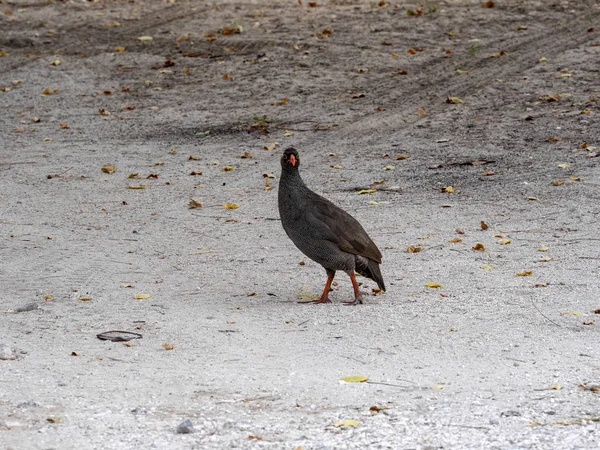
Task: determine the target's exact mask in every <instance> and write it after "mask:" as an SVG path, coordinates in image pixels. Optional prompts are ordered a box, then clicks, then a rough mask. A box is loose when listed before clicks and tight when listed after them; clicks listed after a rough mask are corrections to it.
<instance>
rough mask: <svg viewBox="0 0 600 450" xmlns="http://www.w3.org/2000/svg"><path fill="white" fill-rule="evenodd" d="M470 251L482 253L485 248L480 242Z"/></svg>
mask: <svg viewBox="0 0 600 450" xmlns="http://www.w3.org/2000/svg"><path fill="white" fill-rule="evenodd" d="M471 250H476V251H480V252H484V251H485V247H484V245H483V244H482V243H481V242H477V243H476V244H475V245H474V246H473V247H471Z"/></svg>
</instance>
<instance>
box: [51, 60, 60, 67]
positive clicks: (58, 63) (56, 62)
mask: <svg viewBox="0 0 600 450" xmlns="http://www.w3.org/2000/svg"><path fill="white" fill-rule="evenodd" d="M50 65H51V66H60V59H55V60H54V61H52V62H51V63H50Z"/></svg>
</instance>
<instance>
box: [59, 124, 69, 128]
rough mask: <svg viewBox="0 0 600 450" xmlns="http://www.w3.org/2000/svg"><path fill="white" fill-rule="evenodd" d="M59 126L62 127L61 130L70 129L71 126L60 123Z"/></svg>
mask: <svg viewBox="0 0 600 450" xmlns="http://www.w3.org/2000/svg"><path fill="white" fill-rule="evenodd" d="M58 126H59V127H61V128H64V129H66V128H69V124H68V123H59V124H58Z"/></svg>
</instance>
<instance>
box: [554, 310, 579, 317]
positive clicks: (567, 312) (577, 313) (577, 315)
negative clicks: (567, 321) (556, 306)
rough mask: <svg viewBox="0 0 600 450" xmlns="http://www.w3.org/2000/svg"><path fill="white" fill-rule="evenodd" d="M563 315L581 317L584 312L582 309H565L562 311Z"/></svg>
mask: <svg viewBox="0 0 600 450" xmlns="http://www.w3.org/2000/svg"><path fill="white" fill-rule="evenodd" d="M560 315H561V316H576V317H581V316H583V315H584V314H583V313H582V312H581V311H564V312H561V313H560Z"/></svg>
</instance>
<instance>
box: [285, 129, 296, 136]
mask: <svg viewBox="0 0 600 450" xmlns="http://www.w3.org/2000/svg"><path fill="white" fill-rule="evenodd" d="M293 134H294V132H293V131H290V130H284V131H283V135H284V136H291V135H293Z"/></svg>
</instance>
